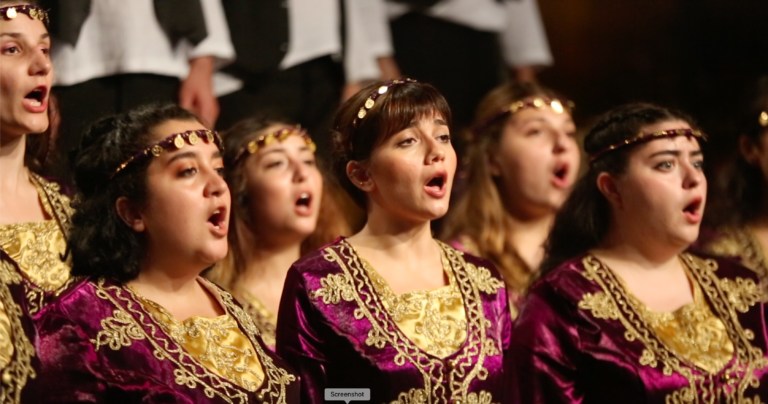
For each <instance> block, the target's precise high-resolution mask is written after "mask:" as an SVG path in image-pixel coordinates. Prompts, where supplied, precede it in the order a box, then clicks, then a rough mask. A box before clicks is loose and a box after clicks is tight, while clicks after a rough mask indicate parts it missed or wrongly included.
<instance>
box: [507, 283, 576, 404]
mask: <svg viewBox="0 0 768 404" xmlns="http://www.w3.org/2000/svg"><path fill="white" fill-rule="evenodd" d="M542 289H544V290H542ZM570 317H572V316H571V315H569V309H568V307H567V304H566V303H565V302H564V301H563V299H561V298H560V297H558V296H557V295H555V294H554V292H552V291H548V290H547V289H546V288H539V289H537V290H535V291H531V293H530V294H529V295H528V296H527V298H526V301H525V302H524V304H523V307H522V310H521V312H520V316H519V317H518V319H517V322H516V324H515V327H514V330H513V332H512V341H511V345H510V359H511V361H512V363H511V366H510V368H511V378H510V379H511V383H510V388H511V391H510V392H509V393H510V394H509V396H511V397H512V399H511V401H510V402H511V403H515V404H533V403H535V404H555V403H557V404H563V403H581V402H583V400H584V397H583V392H582V391H580V389H579V385H578V383H577V380H576V375H577V361H578V355H579V349H578V345H579V344H578V341H579V339H578V338H579V336H578V330H577V329H576V327H574V326H573V325H572V323H569V318H570Z"/></svg>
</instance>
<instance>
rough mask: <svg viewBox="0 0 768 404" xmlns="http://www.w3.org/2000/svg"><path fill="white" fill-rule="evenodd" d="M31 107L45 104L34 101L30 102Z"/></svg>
mask: <svg viewBox="0 0 768 404" xmlns="http://www.w3.org/2000/svg"><path fill="white" fill-rule="evenodd" d="M30 105H32V106H33V107H39V106H41V105H43V103H42V102H41V101H38V100H32V101H30Z"/></svg>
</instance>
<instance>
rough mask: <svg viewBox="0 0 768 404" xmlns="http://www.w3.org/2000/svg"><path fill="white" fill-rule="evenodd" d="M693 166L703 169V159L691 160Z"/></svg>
mask: <svg viewBox="0 0 768 404" xmlns="http://www.w3.org/2000/svg"><path fill="white" fill-rule="evenodd" d="M693 166H694V167H695V168H696V169H697V170H703V169H704V160H698V161H694V162H693Z"/></svg>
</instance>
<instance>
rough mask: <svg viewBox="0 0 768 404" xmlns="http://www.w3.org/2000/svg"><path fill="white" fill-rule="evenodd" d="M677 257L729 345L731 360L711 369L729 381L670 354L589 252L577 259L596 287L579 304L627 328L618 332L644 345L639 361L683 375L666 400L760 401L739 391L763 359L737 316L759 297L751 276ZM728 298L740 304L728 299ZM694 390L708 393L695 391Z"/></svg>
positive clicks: (767, 361) (766, 362)
mask: <svg viewBox="0 0 768 404" xmlns="http://www.w3.org/2000/svg"><path fill="white" fill-rule="evenodd" d="M680 258H681V260H682V261H683V265H684V266H686V267H687V269H688V270H689V274H690V275H691V278H690V279H691V282H693V283H696V284H697V285H698V286H699V287H700V288H701V290H702V291H703V292H704V294H705V295H706V297H707V299H708V301H709V303H710V305H711V309H712V311H713V313H714V315H715V316H717V317H718V318H719V319H720V320H721V321H722V323H723V325H724V326H725V330H726V332H727V334H728V338H729V339H730V341H731V342H732V344H733V348H734V355H733V359H732V360H731V361H730V362H729V363H728V364H726V365H725V367H724V368H723V369H722V370H720V371H719V372H717V374H718V375H719V378H720V379H721V380H728V381H729V382H728V383H727V385H724V384H721V383H716V381H715V380H716V379H715V378H714V374H713V373H711V372H708V371H707V370H706V369H703V368H701V367H698V366H696V365H694V364H690V363H688V361H686V360H685V359H682V358H681V357H679V356H678V355H676V354H675V352H674V351H672V350H671V349H670V348H669V347H668V346H667V345H666V344H665V342H664V341H663V340H662V339H661V338H659V336H658V335H657V334H656V332H655V331H654V330H653V327H652V326H651V325H650V324H649V323H648V322H647V320H646V319H645V318H644V316H643V315H642V308H641V307H640V306H639V302H638V301H637V300H636V299H634V298H632V297H631V295H630V293H629V291H628V290H626V289H625V287H624V286H623V285H622V281H621V280H620V278H618V277H617V276H616V275H615V274H614V273H613V272H612V271H611V270H610V269H609V268H608V267H607V266H605V264H603V263H602V262H601V261H600V260H598V259H597V258H595V257H594V256H591V255H589V256H587V257H585V258H584V259H583V260H582V264H583V265H584V268H585V270H584V271H583V272H582V275H583V276H584V277H585V278H587V279H588V280H590V281H593V282H595V283H596V284H597V285H598V286H600V288H601V289H602V291H601V292H597V293H585V294H584V296H583V298H582V300H581V301H580V302H579V308H580V309H582V310H589V311H591V313H592V315H593V316H594V317H595V318H601V319H611V320H618V321H620V322H621V323H622V325H623V326H624V327H625V328H626V330H627V331H626V332H625V333H624V337H625V338H626V339H627V341H630V342H633V341H638V342H639V343H641V344H643V346H644V349H643V352H642V355H641V357H640V358H639V363H640V364H641V365H643V366H650V367H652V368H656V367H657V366H658V365H659V364H661V366H662V369H661V371H662V373H663V374H664V375H665V376H671V375H672V374H673V373H677V374H679V375H681V376H683V377H685V379H686V380H687V381H688V386H686V387H683V388H681V389H680V390H678V391H675V392H673V393H671V394H669V395H667V397H666V402H667V403H673V404H677V403H681V404H682V403H700V402H704V403H708V404H714V403H719V402H720V401H719V400H721V398H725V400H726V401H725V403H729V404H730V403H733V404H736V403H747V402H761V401H759V398H758V397H754V398H748V397H745V396H744V393H745V390H746V389H747V387H756V386H758V385H759V384H760V381H759V379H758V378H757V376H756V374H755V373H756V371H757V370H759V369H763V368H766V367H768V358H765V357H764V356H763V351H762V350H761V349H760V348H757V347H754V346H752V344H751V343H750V340H752V339H754V337H755V335H754V333H753V331H752V330H749V329H745V328H743V327H742V326H741V323H740V322H739V319H738V317H737V312H742V313H744V312H746V311H747V310H748V309H749V307H750V306H752V305H754V304H755V303H756V302H757V301H758V300H759V298H760V291H759V288H758V287H757V285H756V284H755V282H754V281H752V280H751V279H742V278H736V280H735V282H734V281H732V280H729V279H720V278H718V277H717V276H716V275H715V271H716V270H717V263H716V262H715V261H714V260H705V259H701V258H698V257H696V256H694V255H692V254H683V255H681V257H680ZM733 299H735V300H736V301H737V302H741V304H734V300H733ZM694 370H695V371H694ZM699 392H708V393H707V394H706V395H704V396H701V395H700V394H699ZM750 400H755V401H750Z"/></svg>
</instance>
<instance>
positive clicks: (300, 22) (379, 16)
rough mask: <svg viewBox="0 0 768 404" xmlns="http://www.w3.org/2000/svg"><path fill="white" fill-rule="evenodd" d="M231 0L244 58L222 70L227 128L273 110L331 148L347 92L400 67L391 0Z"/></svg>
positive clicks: (219, 87)
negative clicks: (331, 129)
mask: <svg viewBox="0 0 768 404" xmlns="http://www.w3.org/2000/svg"><path fill="white" fill-rule="evenodd" d="M223 4H224V8H225V10H226V16H227V21H228V23H229V28H230V30H231V33H232V41H233V43H234V46H235V50H236V51H237V60H236V61H235V63H234V64H232V65H230V66H228V67H227V68H225V69H223V70H222V72H221V73H219V74H217V75H216V78H215V83H216V93H217V94H218V95H219V101H220V105H221V107H222V115H221V118H220V120H219V122H218V124H217V126H218V127H219V128H221V129H226V128H228V127H229V126H231V125H233V124H234V123H235V122H238V121H240V120H242V119H244V118H247V117H250V116H253V115H254V114H255V113H257V112H259V111H264V110H270V111H273V112H276V113H279V114H280V115H282V116H285V117H287V118H289V119H290V120H292V121H294V122H297V123H300V124H301V125H302V126H303V127H305V128H307V129H308V130H309V132H310V133H312V134H314V135H315V137H314V140H315V141H316V142H317V144H318V147H319V148H320V150H322V151H325V150H327V146H328V145H330V141H329V140H327V136H326V132H327V130H328V125H329V124H330V120H331V118H332V115H333V113H334V112H335V111H336V108H337V107H338V105H339V102H340V101H341V99H342V96H344V97H348V96H349V95H351V94H354V93H355V92H357V91H358V90H359V89H360V88H361V83H363V82H365V81H366V80H378V79H392V78H396V77H399V75H400V73H399V71H398V70H397V68H396V66H395V65H394V63H393V62H392V59H391V55H392V49H391V39H390V35H389V27H388V26H387V17H386V12H385V9H384V3H383V0H259V1H252V0H225V1H224V2H223ZM345 94H346V95H345ZM321 154H325V153H321Z"/></svg>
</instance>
